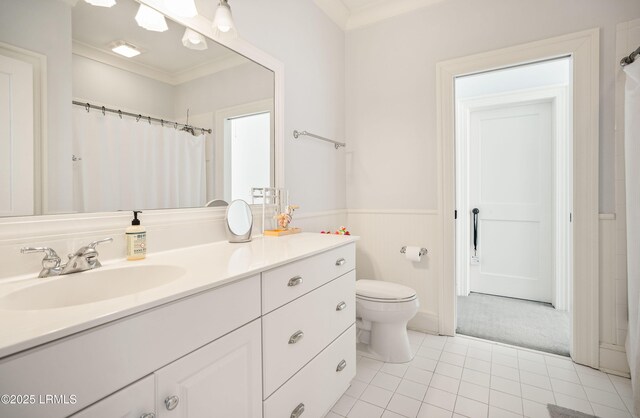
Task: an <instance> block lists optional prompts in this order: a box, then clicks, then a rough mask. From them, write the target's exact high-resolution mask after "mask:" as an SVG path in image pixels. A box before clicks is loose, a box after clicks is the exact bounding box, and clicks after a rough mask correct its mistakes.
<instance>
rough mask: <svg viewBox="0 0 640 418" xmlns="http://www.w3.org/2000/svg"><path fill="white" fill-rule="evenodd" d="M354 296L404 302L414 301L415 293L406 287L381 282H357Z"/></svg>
mask: <svg viewBox="0 0 640 418" xmlns="http://www.w3.org/2000/svg"><path fill="white" fill-rule="evenodd" d="M356 295H357V296H359V297H363V298H366V299H376V300H395V301H399V300H403V301H404V300H411V299H415V297H416V291H415V290H413V289H412V288H410V287H408V286H403V285H401V284H397V283H390V282H384V281H382V280H358V281H356Z"/></svg>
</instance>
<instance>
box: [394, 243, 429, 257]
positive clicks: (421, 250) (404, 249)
mask: <svg viewBox="0 0 640 418" xmlns="http://www.w3.org/2000/svg"><path fill="white" fill-rule="evenodd" d="M406 252H407V247H406V246H404V247H402V248H400V254H404V253H406ZM423 255H427V249H426V248H420V257H422V256H423Z"/></svg>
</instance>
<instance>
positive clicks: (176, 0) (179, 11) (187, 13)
mask: <svg viewBox="0 0 640 418" xmlns="http://www.w3.org/2000/svg"><path fill="white" fill-rule="evenodd" d="M164 4H165V6H167V10H169V11H170V12H171V13H174V14H176V15H178V16H180V17H196V16H197V15H198V10H197V9H196V3H195V0H164Z"/></svg>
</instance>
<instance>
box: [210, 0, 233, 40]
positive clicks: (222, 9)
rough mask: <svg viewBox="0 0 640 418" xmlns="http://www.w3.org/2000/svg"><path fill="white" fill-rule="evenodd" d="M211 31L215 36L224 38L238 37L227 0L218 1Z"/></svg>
mask: <svg viewBox="0 0 640 418" xmlns="http://www.w3.org/2000/svg"><path fill="white" fill-rule="evenodd" d="M213 30H214V31H215V33H216V35H217V36H220V37H224V38H235V37H236V36H237V35H238V33H237V32H236V25H235V24H234V23H233V17H231V7H229V3H228V2H227V0H220V3H219V4H218V8H217V9H216V15H215V16H214V18H213Z"/></svg>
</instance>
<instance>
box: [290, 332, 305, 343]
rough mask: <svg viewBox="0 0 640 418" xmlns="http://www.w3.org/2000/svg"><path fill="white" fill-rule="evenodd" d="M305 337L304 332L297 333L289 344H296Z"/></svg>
mask: <svg viewBox="0 0 640 418" xmlns="http://www.w3.org/2000/svg"><path fill="white" fill-rule="evenodd" d="M302 337H304V332H302V331H296V332H294V333H293V335H292V336H291V337H289V344H295V343H297V342H298V341H300V340H301V339H302Z"/></svg>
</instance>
